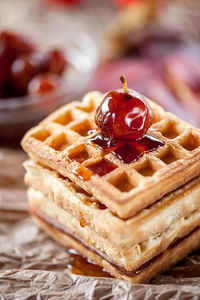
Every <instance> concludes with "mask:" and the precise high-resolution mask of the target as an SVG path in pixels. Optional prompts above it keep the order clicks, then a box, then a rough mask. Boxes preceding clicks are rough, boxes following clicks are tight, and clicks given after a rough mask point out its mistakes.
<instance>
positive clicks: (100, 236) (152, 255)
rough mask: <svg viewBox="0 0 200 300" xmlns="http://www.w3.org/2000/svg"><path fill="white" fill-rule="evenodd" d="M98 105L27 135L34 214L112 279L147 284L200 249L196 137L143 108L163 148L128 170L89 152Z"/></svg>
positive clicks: (72, 110) (83, 106)
mask: <svg viewBox="0 0 200 300" xmlns="http://www.w3.org/2000/svg"><path fill="white" fill-rule="evenodd" d="M102 99H103V95H102V94H100V93H98V92H91V93H89V94H87V95H86V96H85V97H84V99H83V101H82V102H72V103H70V104H67V105H65V106H64V107H62V108H60V109H59V110H57V111H56V112H54V113H53V114H51V115H50V116H49V117H47V118H46V119H45V120H44V121H42V122H41V123H40V124H39V125H38V126H36V127H35V128H32V129H31V130H30V131H29V132H28V133H27V134H26V135H25V137H24V139H23V141H22V146H23V148H24V150H25V151H26V152H28V154H29V157H30V159H29V160H27V161H26V162H25V163H24V166H25V168H26V175H25V182H26V183H27V184H28V185H29V189H28V199H29V208H30V212H31V214H32V215H33V218H34V219H35V220H36V222H37V223H38V225H39V226H40V227H41V228H43V229H44V230H45V231H46V232H48V233H49V234H50V235H51V236H52V237H54V238H55V239H56V240H58V241H59V242H60V243H62V244H63V245H65V246H67V247H70V248H74V249H76V250H77V251H79V252H80V253H81V254H83V255H84V256H86V257H88V258H90V259H91V260H93V261H94V262H96V263H97V264H98V265H100V266H102V267H104V268H105V269H106V270H107V271H108V272H110V273H111V274H112V275H113V276H115V277H117V278H120V279H125V280H127V281H129V282H133V283H140V282H148V281H149V280H150V279H151V278H153V277H155V276H157V275H158V274H159V273H161V272H163V271H165V270H166V269H168V268H169V267H170V266H171V265H173V264H175V263H176V262H177V261H179V260H181V259H182V258H183V257H184V256H186V255H187V254H188V253H190V252H191V251H193V250H195V249H196V248H198V247H199V246H200V130H198V129H196V128H194V127H192V126H190V125H189V124H187V123H185V122H183V121H181V120H180V119H178V118H177V117H176V116H174V115H173V114H171V113H169V112H165V111H164V110H163V109H162V108H161V107H160V106H158V105H156V104H155V103H154V102H152V101H150V100H148V101H149V103H150V105H151V107H152V110H153V115H154V118H153V125H152V126H151V127H150V130H149V133H150V134H152V135H154V136H156V137H157V138H160V139H161V140H163V141H164V143H165V145H164V146H162V147H159V148H158V149H157V150H156V151H153V152H149V153H145V154H144V155H143V156H142V157H140V158H139V159H138V160H137V161H136V162H133V163H130V164H125V163H123V162H121V161H120V160H119V159H117V158H116V157H115V156H114V155H113V154H112V153H109V154H106V153H105V152H104V151H103V150H101V149H100V148H98V146H95V145H93V144H91V143H90V142H89V140H90V139H91V138H92V137H94V136H95V135H96V133H97V128H96V126H95V124H94V114H95V111H96V108H97V107H98V106H99V104H100V103H101V101H102Z"/></svg>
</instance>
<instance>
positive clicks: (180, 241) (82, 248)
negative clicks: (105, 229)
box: [29, 189, 200, 283]
mask: <svg viewBox="0 0 200 300" xmlns="http://www.w3.org/2000/svg"><path fill="white" fill-rule="evenodd" d="M29 201H30V210H31V213H32V215H33V217H34V219H35V220H36V222H37V224H38V225H39V226H40V227H41V228H43V229H44V230H45V231H46V232H47V233H49V234H50V235H51V236H52V237H53V238H55V239H56V240H57V241H59V242H60V243H61V244H63V245H64V246H66V247H70V248H74V249H76V250H77V251H79V252H80V253H82V254H83V255H85V256H86V257H88V258H90V259H91V260H93V261H94V262H96V263H97V264H98V265H100V266H102V267H104V268H105V269H106V270H107V271H108V272H110V273H111V274H112V275H113V276H115V277H117V278H119V279H124V280H127V281H129V282H131V283H145V282H148V281H149V280H151V279H152V278H153V277H155V276H157V275H158V274H160V273H162V272H163V271H165V270H167V269H169V268H170V267H171V266H172V265H173V264H175V263H176V262H177V261H179V260H181V259H182V258H183V257H185V256H186V255H187V254H189V253H190V252H191V251H193V250H195V249H197V248H198V247H199V246H200V229H199V226H196V227H195V228H194V229H193V230H192V231H190V233H189V234H187V235H185V236H184V237H182V238H177V239H176V240H175V241H173V242H172V243H171V244H169V246H168V247H167V248H165V250H164V251H162V252H160V254H158V255H156V256H152V257H151V259H149V260H148V261H146V262H145V263H144V264H140V266H138V267H137V268H135V269H131V270H128V269H127V268H126V269H125V268H123V267H121V266H120V265H119V264H117V263H115V262H114V261H113V256H107V255H105V254H104V253H102V252H101V251H98V250H97V248H94V247H93V246H92V244H90V243H88V242H87V243H85V241H84V240H83V239H82V238H80V237H79V236H76V235H75V234H73V233H72V232H71V231H70V230H69V229H68V227H65V226H63V225H62V224H61V223H60V221H58V220H56V218H55V217H54V218H52V217H49V216H48V215H47V214H46V213H44V211H43V212H42V211H40V208H39V207H38V205H39V203H41V204H42V203H44V202H45V201H46V197H45V196H44V195H43V194H42V193H41V192H37V191H34V190H32V189H31V190H29ZM54 208H56V206H55V207H54ZM51 211H52V209H51ZM59 215H60V217H62V218H63V215H62V214H59ZM68 221H69V220H68Z"/></svg>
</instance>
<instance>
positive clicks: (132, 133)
mask: <svg viewBox="0 0 200 300" xmlns="http://www.w3.org/2000/svg"><path fill="white" fill-rule="evenodd" d="M120 79H121V81H122V83H123V87H124V90H117V91H112V92H109V93H108V94H107V95H106V96H105V98H104V99H103V101H102V103H101V105H100V106H99V107H98V109H97V111H96V115H95V123H96V124H97V126H98V127H99V129H100V131H101V134H102V136H104V137H109V138H111V139H112V138H120V139H134V140H136V139H140V138H142V137H143V136H144V135H145V134H146V132H147V130H148V129H149V127H150V126H151V124H152V119H153V113H152V110H151V107H150V106H149V104H148V103H147V102H146V101H145V100H144V99H143V97H142V96H141V97H138V95H136V94H135V93H134V91H132V90H127V87H126V81H125V78H124V76H121V77H120Z"/></svg>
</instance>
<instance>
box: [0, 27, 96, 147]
mask: <svg viewBox="0 0 200 300" xmlns="http://www.w3.org/2000/svg"><path fill="white" fill-rule="evenodd" d="M13 28H14V29H13ZM2 29H8V30H12V31H13V32H16V33H19V34H22V35H24V36H25V37H26V36H27V37H28V39H29V40H32V41H33V42H34V44H36V46H37V45H38V47H39V49H40V48H41V50H42V49H45V50H47V51H48V50H49V49H52V48H55V47H56V48H59V49H61V50H62V51H63V52H64V53H65V56H66V59H67V61H68V66H67V68H66V72H64V74H63V75H62V80H61V85H60V86H59V88H58V89H57V90H55V91H54V92H50V93H46V94H43V95H41V96H39V95H38V96H37V97H36V96H35V97H33V96H24V97H16V98H9V99H0V146H8V145H9V146H19V142H20V140H21V138H22V137H23V135H24V134H25V132H26V131H27V130H28V129H29V128H30V127H32V126H34V125H35V124H37V123H38V122H39V121H40V120H42V119H43V118H44V117H45V116H46V115H48V114H49V113H51V112H52V111H53V110H55V109H56V108H58V107H59V106H61V105H63V104H65V103H68V102H70V101H73V100H77V99H79V97H81V95H82V94H83V93H84V92H85V91H86V90H87V86H88V84H89V82H90V79H91V77H92V75H93V72H94V71H95V70H96V67H97V65H98V53H97V48H96V45H95V44H94V42H93V40H92V39H91V38H90V36H88V35H87V34H86V33H84V32H80V30H78V29H76V28H75V27H72V26H70V28H69V27H67V28H63V26H59V25H57V26H55V24H54V26H50V25H49V24H48V25H47V24H43V25H42V24H40V25H38V24H37V22H34V23H32V24H27V26H24V25H23V26H21V27H20V26H19V25H18V26H15V27H13V26H12V25H11V26H8V25H7V26H6V27H5V28H2Z"/></svg>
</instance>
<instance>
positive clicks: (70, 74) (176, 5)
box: [0, 0, 200, 148]
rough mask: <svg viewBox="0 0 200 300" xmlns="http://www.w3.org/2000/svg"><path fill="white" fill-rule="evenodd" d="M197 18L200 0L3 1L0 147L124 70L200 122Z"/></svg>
mask: <svg viewBox="0 0 200 300" xmlns="http://www.w3.org/2000/svg"><path fill="white" fill-rule="evenodd" d="M199 20H200V1H198V0H0V146H9V147H15V148H16V147H19V142H20V139H21V138H22V136H23V135H24V133H25V132H26V131H27V130H28V129H29V128H30V127H31V126H33V125H34V124H36V123H37V122H39V121H40V120H41V119H42V118H44V117H45V116H46V115H47V114H49V113H50V112H51V111H53V110H55V109H56V108H57V107H59V106H61V105H63V104H64V103H67V102H70V101H73V100H77V99H81V97H82V96H83V94H84V93H85V92H87V91H88V90H91V89H97V90H100V91H102V92H107V91H109V90H113V89H118V88H120V81H119V76H120V75H121V74H124V75H125V76H126V78H127V82H128V86H129V88H132V89H135V90H137V91H139V92H141V93H143V94H144V95H146V96H147V97H149V98H151V99H152V100H154V101H156V102H157V103H159V104H161V105H162V106H163V107H164V108H165V109H167V110H169V111H172V112H174V113H176V114H177V115H178V116H179V117H181V118H182V119H184V120H186V121H188V122H190V123H192V124H193V125H194V126H197V127H200V118H199V114H200V22H199Z"/></svg>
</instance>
